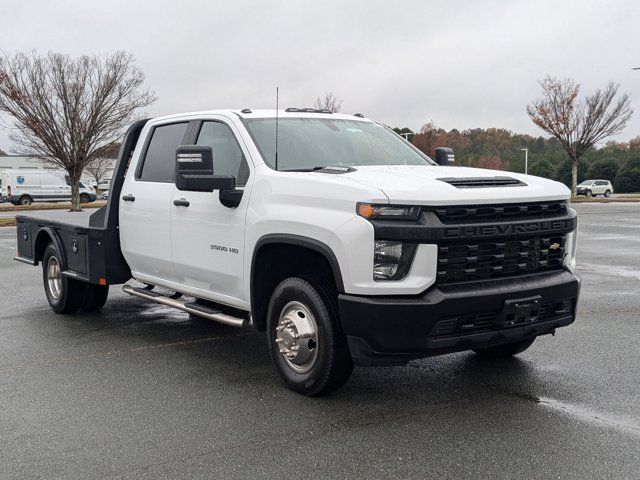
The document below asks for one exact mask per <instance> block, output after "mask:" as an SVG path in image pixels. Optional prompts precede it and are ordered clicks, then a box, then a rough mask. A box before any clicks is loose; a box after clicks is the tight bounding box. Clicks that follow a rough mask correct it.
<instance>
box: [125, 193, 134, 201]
mask: <svg viewBox="0 0 640 480" xmlns="http://www.w3.org/2000/svg"><path fill="white" fill-rule="evenodd" d="M122 200H124V201H125V202H135V201H136V197H134V196H133V195H131V194H128V195H123V196H122Z"/></svg>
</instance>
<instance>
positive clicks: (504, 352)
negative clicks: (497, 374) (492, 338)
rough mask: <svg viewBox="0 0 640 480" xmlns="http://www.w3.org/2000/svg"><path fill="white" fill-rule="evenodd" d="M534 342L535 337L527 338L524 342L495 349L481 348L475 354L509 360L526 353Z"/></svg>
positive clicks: (499, 346) (503, 345)
mask: <svg viewBox="0 0 640 480" xmlns="http://www.w3.org/2000/svg"><path fill="white" fill-rule="evenodd" d="M534 341H535V337H533V338H525V339H524V340H519V341H517V342H511V343H504V344H502V345H496V346H495V347H487V348H479V349H477V350H474V352H475V353H476V354H477V355H479V356H481V357H484V358H509V357H513V356H514V355H517V354H519V353H522V352H524V351H525V350H526V349H527V348H529V347H530V346H531V345H532V344H533V342H534Z"/></svg>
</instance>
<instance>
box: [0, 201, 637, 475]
mask: <svg viewBox="0 0 640 480" xmlns="http://www.w3.org/2000/svg"><path fill="white" fill-rule="evenodd" d="M576 209H577V210H578V211H579V213H580V219H579V230H580V236H579V242H578V265H579V266H578V272H579V274H580V275H581V276H582V279H583V290H582V294H581V299H580V305H579V314H578V319H577V320H576V322H575V323H574V324H573V325H572V326H570V327H567V328H564V329H560V330H558V332H557V334H556V335H555V336H554V337H551V336H546V337H543V338H540V339H538V340H537V341H536V343H535V344H534V345H533V346H532V347H531V348H530V349H529V350H527V351H526V352H524V353H523V354H521V355H520V356H519V357H518V358H516V359H512V360H508V361H486V360H485V361H483V360H480V359H479V358H476V357H475V356H474V355H473V354H471V353H460V354H452V355H447V356H443V357H436V358H430V359H424V360H419V361H414V362H411V363H410V364H409V365H407V366H404V367H390V368H369V369H364V368H358V369H356V370H355V371H354V374H353V376H352V378H351V380H350V381H349V382H348V383H347V385H346V386H345V387H344V388H342V389H341V390H340V391H338V392H336V393H335V394H332V395H330V396H328V397H324V398H306V397H302V396H299V395H297V394H295V393H293V392H290V391H289V390H287V389H285V388H284V387H283V385H282V383H281V382H280V380H279V377H278V375H277V373H276V371H275V369H274V368H273V367H272V365H271V362H270V359H269V355H268V351H267V347H266V340H265V336H264V335H263V334H261V333H256V332H253V331H252V330H250V329H246V330H236V329H233V328H231V327H224V326H219V325H217V324H213V323H208V322H207V321H205V320H194V319H191V318H190V317H189V316H188V315H187V314H183V313H180V312H175V311H173V310H171V309H169V308H165V307H162V306H157V305H155V304H149V303H144V302H140V301H138V300H136V299H134V298H131V297H128V296H126V295H125V294H123V293H122V292H121V291H120V289H119V287H115V288H112V292H111V295H110V298H109V301H108V302H107V305H106V306H105V308H104V309H103V311H102V312H100V313H96V314H77V315H71V316H59V315H55V314H54V313H53V312H52V311H51V310H50V308H49V306H48V304H47V302H46V299H45V297H44V293H43V289H42V280H41V271H40V269H39V268H33V267H29V266H27V265H24V264H20V263H16V262H14V261H13V260H12V257H13V255H14V254H15V253H14V252H15V248H14V245H15V243H14V237H15V228H11V227H6V228H0V280H1V281H0V478H2V479H14V478H24V479H36V478H47V479H53V478H60V479H93V478H101V479H102V478H107V479H111V478H127V479H164V478H168V479H169V478H170V479H177V478H179V479H185V478H198V479H211V478H265V479H273V478H324V479H327V478H428V477H434V478H492V479H500V478H505V479H507V478H509V479H512V478H536V479H543V478H545V479H546V478H561V479H567V478H580V479H582V478H598V479H601V478H611V479H621V478H630V479H631V478H634V479H635V478H638V476H639V472H640V368H639V367H640V336H639V335H638V325H639V321H640V204H631V203H627V204H621V203H609V204H579V205H577V206H576Z"/></svg>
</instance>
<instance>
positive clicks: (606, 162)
mask: <svg viewBox="0 0 640 480" xmlns="http://www.w3.org/2000/svg"><path fill="white" fill-rule="evenodd" d="M619 169H620V166H619V165H618V162H616V161H615V160H613V159H610V158H603V159H601V160H596V161H595V162H593V163H592V164H591V166H590V167H589V174H588V177H589V178H593V179H602V180H610V181H612V182H613V180H614V179H615V178H616V175H617V174H618V170H619Z"/></svg>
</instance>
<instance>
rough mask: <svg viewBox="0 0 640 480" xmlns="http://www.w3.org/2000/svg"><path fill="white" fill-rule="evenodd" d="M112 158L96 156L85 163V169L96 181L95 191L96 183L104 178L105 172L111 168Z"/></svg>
mask: <svg viewBox="0 0 640 480" xmlns="http://www.w3.org/2000/svg"><path fill="white" fill-rule="evenodd" d="M113 165H114V160H113V158H106V157H98V158H95V159H93V160H91V161H90V162H89V163H87V166H86V167H85V170H86V171H87V172H88V173H89V175H91V176H92V177H93V179H94V180H95V182H96V191H97V188H98V184H99V183H100V181H101V180H102V179H103V178H104V176H105V174H106V173H107V172H108V171H109V170H111V169H112V168H113Z"/></svg>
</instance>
